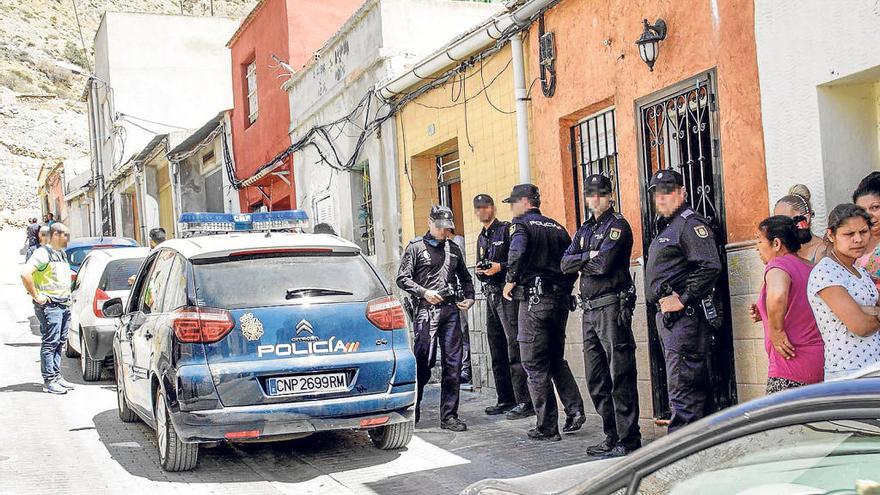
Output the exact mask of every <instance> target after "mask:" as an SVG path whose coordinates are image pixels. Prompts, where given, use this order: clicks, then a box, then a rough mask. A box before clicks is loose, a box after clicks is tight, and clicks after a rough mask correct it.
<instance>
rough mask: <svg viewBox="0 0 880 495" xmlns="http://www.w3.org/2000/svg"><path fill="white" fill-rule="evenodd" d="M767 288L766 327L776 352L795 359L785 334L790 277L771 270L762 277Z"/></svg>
mask: <svg viewBox="0 0 880 495" xmlns="http://www.w3.org/2000/svg"><path fill="white" fill-rule="evenodd" d="M764 281H765V283H766V287H767V298H766V304H767V327H768V329H769V331H770V341H771V342H772V344H773V347H774V348H775V349H776V352H778V353H779V355H780V356H782V357H784V358H785V359H791V358H793V357H795V349H794V345H792V343H791V342H790V341H789V340H788V335H786V333H785V314H786V313H787V312H788V293H789V289H790V288H791V277H789V276H788V273H786V272H785V270H780V269H778V268H773V269H771V270H770V271H768V272H767V275H766V276H765V277H764Z"/></svg>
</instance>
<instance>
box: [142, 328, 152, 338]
mask: <svg viewBox="0 0 880 495" xmlns="http://www.w3.org/2000/svg"><path fill="white" fill-rule="evenodd" d="M144 338H145V339H147V340H150V339H152V338H153V334H151V333H150V331H149V330H147V331H146V332H144Z"/></svg>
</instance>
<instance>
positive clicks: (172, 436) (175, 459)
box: [155, 387, 199, 472]
mask: <svg viewBox="0 0 880 495" xmlns="http://www.w3.org/2000/svg"><path fill="white" fill-rule="evenodd" d="M155 409H156V440H157V443H158V444H159V461H160V463H161V464H162V468H163V469H164V470H165V471H172V472H177V471H189V470H191V469H193V468H195V467H196V463H197V462H198V460H199V444H197V443H184V442H182V441H181V440H180V437H178V436H177V432H176V431H175V430H174V424H173V423H171V418H170V417H169V416H168V404H167V403H166V402H165V393H164V392H162V387H159V390H157V391H156V408H155Z"/></svg>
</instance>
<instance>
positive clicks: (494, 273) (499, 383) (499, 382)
mask: <svg viewBox="0 0 880 495" xmlns="http://www.w3.org/2000/svg"><path fill="white" fill-rule="evenodd" d="M474 213H475V214H476V216H477V219H479V220H480V223H481V224H483V230H481V231H480V235H479V237H477V269H476V273H477V278H478V279H479V280H480V281H481V282H483V294H485V295H486V337H487V339H488V342H489V355H490V357H491V359H492V375H493V376H494V378H495V390H496V393H497V394H498V402H497V403H496V404H495V405H494V406H489V407H487V408H486V414H489V415H496V414H504V413H507V417H508V418H509V419H519V418H526V417H528V416H533V415H534V414H535V410H534V408H533V407H532V398H531V397H529V387H528V384H527V383H526V372H525V370H523V367H522V362H521V361H520V352H519V342H517V340H516V334H517V321H516V319H517V318H518V316H517V313H518V312H519V301H508V300H507V299H505V298H504V297H502V296H501V291H502V289H503V288H504V278H505V277H506V276H507V252H508V249H509V247H510V222H505V221H503V220H499V219H498V218H496V217H495V201H494V200H493V199H492V197H491V196H489V195H488V194H478V195H477V196H476V197H474Z"/></svg>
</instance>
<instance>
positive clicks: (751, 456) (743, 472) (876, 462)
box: [636, 420, 880, 495]
mask: <svg viewBox="0 0 880 495" xmlns="http://www.w3.org/2000/svg"><path fill="white" fill-rule="evenodd" d="M877 466H880V425H878V424H877V422H876V421H874V420H864V421H862V420H840V421H823V422H816V423H806V424H799V425H792V426H786V427H782V428H776V429H773V430H767V431H763V432H760V433H754V434H751V435H747V436H743V437H740V438H737V439H734V440H731V441H728V442H725V443H722V444H719V445H715V446H713V447H710V448H708V449H705V450H702V451H700V452H697V453H695V454H692V455H690V456H688V457H685V458H683V459H680V460H678V461H676V462H674V463H672V464H669V465H667V466H665V467H663V468H661V469H659V470H658V471H655V472H654V473H652V474H650V475H648V476H646V477H645V478H643V479H642V481H641V482H640V483H639V487H638V490H637V491H636V493H638V494H640V495H654V494H658V495H659V494H672V495H690V494H701V493H710V492H711V493H712V494H713V495H739V494H746V493H748V494H750V495H751V494H754V495H763V494H768V495H770V494H779V493H802V494H828V493H835V494H836V493H857V492H858V493H861V491H858V490H857V486H861V485H859V484H866V483H867V484H871V483H877V482H880V474H878V470H877ZM876 486H877V488H876V489H880V484H877V485H876ZM860 489H861V488H860ZM870 493H873V492H870Z"/></svg>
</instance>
